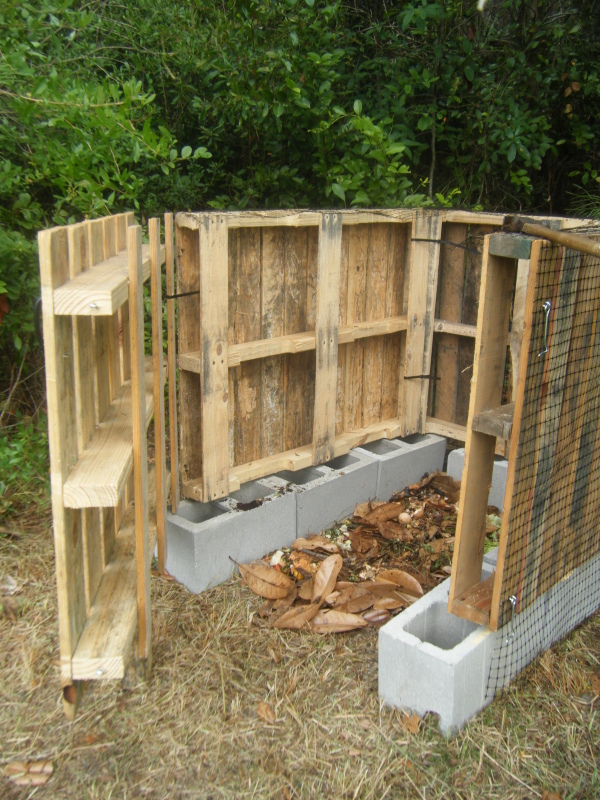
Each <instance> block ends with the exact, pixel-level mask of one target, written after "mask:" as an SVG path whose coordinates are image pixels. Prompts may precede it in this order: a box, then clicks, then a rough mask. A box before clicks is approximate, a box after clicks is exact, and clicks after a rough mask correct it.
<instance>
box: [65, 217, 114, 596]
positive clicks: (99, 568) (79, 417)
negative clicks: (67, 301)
mask: <svg viewBox="0 0 600 800" xmlns="http://www.w3.org/2000/svg"><path fill="white" fill-rule="evenodd" d="M66 230H67V237H68V245H69V277H70V278H71V279H73V278H75V277H76V276H77V275H80V274H81V272H82V270H85V269H87V267H88V260H89V229H88V226H87V225H86V224H85V223H81V224H79V225H69V226H68V228H67V229H66ZM72 324H73V373H74V379H75V399H76V402H75V407H76V417H75V422H76V426H77V450H78V453H81V452H83V450H84V449H85V448H86V447H87V445H88V443H89V441H90V439H91V438H92V436H93V434H94V431H95V398H94V381H93V380H92V379H91V377H92V375H93V373H94V363H93V353H94V342H93V326H92V320H91V319H90V318H89V317H75V318H74V319H73V322H72ZM81 532H82V537H83V563H84V578H85V594H86V608H87V609H89V608H90V606H91V604H92V600H93V598H94V596H95V594H96V592H97V590H98V586H99V584H100V579H101V577H102V572H103V571H104V566H105V560H104V547H103V536H102V520H101V516H100V512H99V511H98V510H97V509H86V510H85V511H82V512H81Z"/></svg>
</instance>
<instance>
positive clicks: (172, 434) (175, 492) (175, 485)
mask: <svg viewBox="0 0 600 800" xmlns="http://www.w3.org/2000/svg"><path fill="white" fill-rule="evenodd" d="M165 268H166V273H167V280H166V288H167V296H168V297H169V299H168V300H167V378H168V383H169V445H170V451H171V511H172V512H173V514H176V513H177V509H178V507H179V441H178V425H177V353H176V345H175V300H174V298H173V295H174V294H175V275H174V264H173V214H165Z"/></svg>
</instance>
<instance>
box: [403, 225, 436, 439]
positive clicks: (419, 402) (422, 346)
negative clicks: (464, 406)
mask: <svg viewBox="0 0 600 800" xmlns="http://www.w3.org/2000/svg"><path fill="white" fill-rule="evenodd" d="M441 234H442V218H441V215H440V214H439V213H436V212H431V211H417V212H416V214H415V219H414V222H413V234H412V237H413V242H412V248H411V259H410V276H409V288H408V330H407V332H406V365H405V372H404V419H405V428H404V435H405V436H408V435H409V434H411V433H423V431H424V430H425V421H426V419H427V397H428V394H429V378H428V377H427V376H429V373H430V371H431V348H432V344H433V323H434V317H435V300H436V294H437V281H438V265H439V260H440V237H441Z"/></svg>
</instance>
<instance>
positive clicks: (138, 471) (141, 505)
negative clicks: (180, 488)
mask: <svg viewBox="0 0 600 800" xmlns="http://www.w3.org/2000/svg"><path fill="white" fill-rule="evenodd" d="M127 252H128V256H129V314H130V320H131V354H132V359H131V421H132V429H133V448H132V449H133V484H134V495H133V496H134V503H135V506H134V525H135V564H136V597H137V618H138V639H137V654H138V657H139V658H140V659H141V660H142V661H143V662H144V663H145V665H146V666H147V668H148V669H149V668H150V666H151V663H152V623H151V618H150V559H151V558H152V555H153V554H152V552H151V550H150V528H149V509H148V451H147V444H146V391H145V372H144V297H143V291H142V289H143V275H142V229H141V228H140V227H139V226H137V225H136V226H133V225H132V226H130V227H129V228H128V230H127ZM161 367H162V365H161Z"/></svg>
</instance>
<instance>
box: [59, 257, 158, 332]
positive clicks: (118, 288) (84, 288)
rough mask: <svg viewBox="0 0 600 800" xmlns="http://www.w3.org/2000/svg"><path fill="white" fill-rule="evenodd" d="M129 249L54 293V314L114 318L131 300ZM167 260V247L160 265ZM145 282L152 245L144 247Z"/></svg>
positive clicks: (92, 268) (81, 273)
mask: <svg viewBox="0 0 600 800" xmlns="http://www.w3.org/2000/svg"><path fill="white" fill-rule="evenodd" d="M127 258H128V257H127V250H123V251H122V252H121V253H118V254H117V255H116V256H112V257H111V258H107V259H106V260H105V261H101V262H100V263H99V264H96V265H95V266H94V267H90V269H87V270H85V272H80V273H79V275H77V276H76V277H75V278H72V279H71V280H70V281H67V282H66V283H63V285H62V286H60V287H59V288H58V289H55V290H54V313H55V314H56V315H57V316H68V315H77V316H92V317H99V316H111V315H112V314H114V313H115V312H116V311H118V309H119V308H121V306H122V305H123V304H124V303H125V301H126V300H127V299H128V297H129V294H128V292H129V289H128V286H129V274H128V260H127ZM164 261H165V247H164V245H161V246H160V263H161V264H164ZM142 270H143V275H144V280H147V279H148V278H149V277H150V245H149V244H144V245H142Z"/></svg>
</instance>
